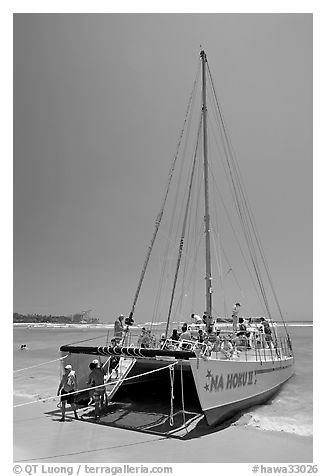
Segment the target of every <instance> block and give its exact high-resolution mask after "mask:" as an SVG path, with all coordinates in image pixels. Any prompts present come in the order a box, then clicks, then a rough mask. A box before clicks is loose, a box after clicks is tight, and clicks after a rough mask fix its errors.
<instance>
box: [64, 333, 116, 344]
mask: <svg viewBox="0 0 326 476" xmlns="http://www.w3.org/2000/svg"><path fill="white" fill-rule="evenodd" d="M100 337H107V334H105V335H104V334H101V335H100V336H96V337H91V338H90V339H84V340H78V341H77V342H71V343H70V344H65V345H74V344H81V343H82V342H88V341H90V340H95V339H99V338H100Z"/></svg>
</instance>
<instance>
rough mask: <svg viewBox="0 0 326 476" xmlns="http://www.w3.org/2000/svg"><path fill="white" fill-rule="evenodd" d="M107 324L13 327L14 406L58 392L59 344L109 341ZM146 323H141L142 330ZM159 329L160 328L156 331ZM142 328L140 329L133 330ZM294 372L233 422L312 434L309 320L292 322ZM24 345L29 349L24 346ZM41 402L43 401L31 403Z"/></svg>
mask: <svg viewBox="0 0 326 476" xmlns="http://www.w3.org/2000/svg"><path fill="white" fill-rule="evenodd" d="M112 327H113V326H111V328H110V329H105V328H96V329H91V328H46V327H44V328H33V327H30V328H27V327H14V330H13V364H14V374H13V397H14V405H16V404H21V403H25V402H26V403H27V402H36V401H37V400H39V399H42V398H43V399H44V398H50V397H52V396H53V397H54V396H55V395H56V392H57V389H58V385H59V380H60V362H59V360H58V359H59V358H60V352H59V347H60V346H61V345H64V344H73V343H75V344H77V343H79V344H81V343H83V344H85V345H94V346H97V345H105V344H106V342H107V339H108V338H111V336H112V333H113V330H112ZM141 327H142V325H140V326H139V328H141ZM157 330H158V331H160V329H159V327H158V329H157ZM133 332H135V333H137V332H139V329H135V328H134V329H133ZM289 332H290V334H291V339H292V344H293V349H294V354H295V375H294V376H293V377H292V378H291V379H290V380H289V381H288V382H287V383H285V385H283V387H282V389H281V390H280V392H279V393H278V394H277V395H276V396H275V397H274V398H273V399H272V400H270V401H269V402H268V403H267V404H264V405H259V406H257V407H253V408H250V409H248V410H247V411H246V412H245V413H244V414H243V415H242V416H240V417H239V418H238V419H237V420H236V421H235V422H234V423H233V425H239V426H249V427H255V428H257V429H260V430H270V431H282V432H288V433H293V434H297V435H301V436H312V434H313V416H312V415H313V345H312V342H313V339H312V337H313V328H312V325H311V324H309V323H305V324H304V325H300V324H299V323H292V325H290V326H289ZM22 344H26V345H27V350H21V349H20V346H21V345H22ZM32 404H33V405H37V404H38V403H32Z"/></svg>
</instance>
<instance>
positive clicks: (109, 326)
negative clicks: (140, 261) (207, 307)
mask: <svg viewBox="0 0 326 476" xmlns="http://www.w3.org/2000/svg"><path fill="white" fill-rule="evenodd" d="M174 324H181V322H180V323H174ZM277 324H278V323H277ZM144 325H149V324H148V323H145V324H144V323H139V324H136V325H133V326H132V328H134V329H139V328H141V327H142V326H144ZM152 325H153V327H158V326H160V325H161V323H160V322H159V323H156V324H152ZM13 327H14V328H15V327H18V328H25V327H26V328H33V329H34V328H39V329H43V328H44V329H113V328H114V324H104V323H102V324H74V323H71V324H60V323H50V322H40V323H37V322H14V323H13ZM287 327H313V322H312V321H302V322H298V321H293V323H291V322H289V323H287Z"/></svg>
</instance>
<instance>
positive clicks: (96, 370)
mask: <svg viewBox="0 0 326 476" xmlns="http://www.w3.org/2000/svg"><path fill="white" fill-rule="evenodd" d="M89 369H90V371H91V372H90V374H89V376H88V381H87V385H91V386H92V387H95V388H94V390H93V391H91V392H90V393H91V396H92V398H93V399H94V402H95V420H99V419H100V405H101V406H103V404H104V400H105V395H106V391H105V386H104V372H103V370H102V368H101V367H100V364H99V361H98V360H93V362H91V363H90V364H89Z"/></svg>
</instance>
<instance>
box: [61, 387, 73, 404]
mask: <svg viewBox="0 0 326 476" xmlns="http://www.w3.org/2000/svg"><path fill="white" fill-rule="evenodd" d="M74 392H75V390H70V391H69V392H66V391H65V390H61V399H60V400H61V402H67V403H69V404H70V405H71V404H72V403H75V397H76V394H75V393H74ZM71 393H73V395H70V394H71Z"/></svg>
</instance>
